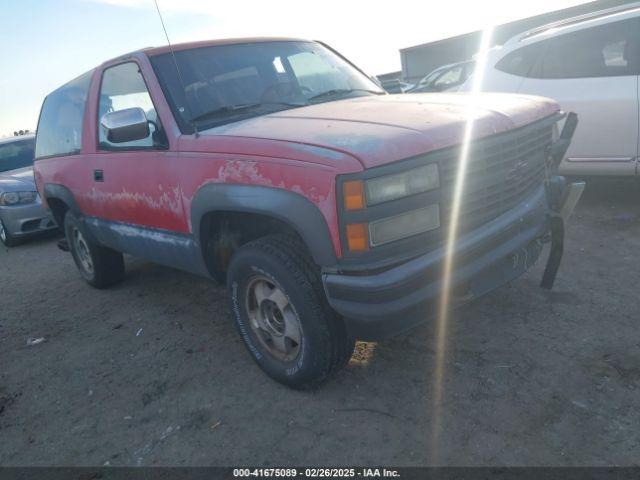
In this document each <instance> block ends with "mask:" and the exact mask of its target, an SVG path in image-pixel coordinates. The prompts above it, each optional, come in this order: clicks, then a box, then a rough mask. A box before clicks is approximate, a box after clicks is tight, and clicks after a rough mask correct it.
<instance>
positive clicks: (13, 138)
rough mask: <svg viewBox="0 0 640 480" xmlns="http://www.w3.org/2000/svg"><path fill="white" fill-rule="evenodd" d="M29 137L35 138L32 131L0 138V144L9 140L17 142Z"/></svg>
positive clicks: (9, 141)
mask: <svg viewBox="0 0 640 480" xmlns="http://www.w3.org/2000/svg"><path fill="white" fill-rule="evenodd" d="M30 138H31V139H33V138H36V135H35V134H34V133H26V134H24V135H18V136H15V135H14V136H13V137H5V138H0V145H2V144H5V143H11V142H19V141H20V140H28V139H30Z"/></svg>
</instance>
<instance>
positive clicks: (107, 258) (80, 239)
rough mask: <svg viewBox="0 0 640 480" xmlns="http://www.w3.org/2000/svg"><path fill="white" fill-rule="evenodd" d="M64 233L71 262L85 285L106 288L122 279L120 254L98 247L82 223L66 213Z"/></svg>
mask: <svg viewBox="0 0 640 480" xmlns="http://www.w3.org/2000/svg"><path fill="white" fill-rule="evenodd" d="M64 231H65V235H66V237H67V243H68V245H69V250H70V251H71V255H72V256H73V260H74V261H75V263H76V266H77V267H78V270H79V271H80V274H81V275H82V278H84V279H85V280H86V281H87V283H88V284H89V285H91V286H93V287H96V288H106V287H109V286H111V285H114V284H116V283H118V282H120V281H122V279H123V278H124V259H123V257H122V254H121V253H120V252H116V251H115V250H112V249H110V248H107V247H103V246H102V245H99V244H98V243H96V242H95V241H94V240H93V237H92V236H91V235H90V234H89V233H88V232H87V230H86V227H85V226H84V225H83V224H82V222H81V221H80V220H79V219H78V218H77V217H76V216H75V215H74V214H73V213H72V212H71V211H68V212H67V214H66V215H65V217H64Z"/></svg>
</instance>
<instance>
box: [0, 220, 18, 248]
mask: <svg viewBox="0 0 640 480" xmlns="http://www.w3.org/2000/svg"><path fill="white" fill-rule="evenodd" d="M0 242H2V244H3V245H4V246H5V247H15V246H16V245H17V244H18V240H17V239H16V238H15V237H14V236H13V235H11V232H9V230H8V229H7V227H5V226H4V223H3V222H2V218H0Z"/></svg>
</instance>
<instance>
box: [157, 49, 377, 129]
mask: <svg viewBox="0 0 640 480" xmlns="http://www.w3.org/2000/svg"><path fill="white" fill-rule="evenodd" d="M175 56H176V62H177V64H178V66H179V68H180V75H181V76H182V82H183V83H184V89H183V87H182V85H181V83H180V78H179V77H178V74H177V72H176V67H175V64H174V61H173V58H172V56H171V54H170V53H169V54H162V55H158V56H154V57H151V62H152V64H153V68H154V70H155V72H156V75H157V76H158V78H159V80H160V84H161V86H162V88H163V90H164V92H165V96H166V97H167V99H168V100H169V103H170V105H171V108H172V110H173V112H174V115H175V117H176V119H177V120H178V123H179V125H180V129H181V130H182V131H183V132H191V131H192V127H191V123H192V122H193V123H195V124H196V126H197V128H198V129H206V128H211V127H214V126H217V125H222V124H225V123H229V122H235V121H238V120H243V119H246V118H250V117H254V116H257V115H264V114H266V113H272V112H275V111H279V110H285V109H289V108H298V107H301V106H305V105H309V104H315V103H321V102H328V101H332V100H337V99H341V98H348V97H352V96H361V95H379V94H383V93H384V91H383V90H381V89H380V87H379V86H378V85H376V84H375V83H374V82H373V81H372V80H371V79H369V78H368V77H367V76H366V75H364V74H363V73H362V72H360V71H359V70H358V69H357V68H355V67H354V66H353V65H351V64H350V63H349V62H347V61H346V60H344V59H342V58H341V57H340V56H338V55H336V54H335V53H333V52H332V51H331V50H329V49H328V48H326V47H324V46H322V45H321V44H318V43H315V42H301V41H274V42H254V43H246V44H237V45H219V46H212V47H200V48H194V49H190V50H181V51H177V52H175Z"/></svg>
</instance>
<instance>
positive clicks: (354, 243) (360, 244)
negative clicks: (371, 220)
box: [347, 223, 369, 252]
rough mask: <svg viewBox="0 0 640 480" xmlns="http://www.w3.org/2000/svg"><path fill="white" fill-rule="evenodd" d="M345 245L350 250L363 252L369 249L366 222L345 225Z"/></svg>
mask: <svg viewBox="0 0 640 480" xmlns="http://www.w3.org/2000/svg"><path fill="white" fill-rule="evenodd" d="M347 246H348V247H349V251H350V252H364V251H366V250H368V249H369V235H368V234H367V224H366V223H351V224H349V225H347Z"/></svg>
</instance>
